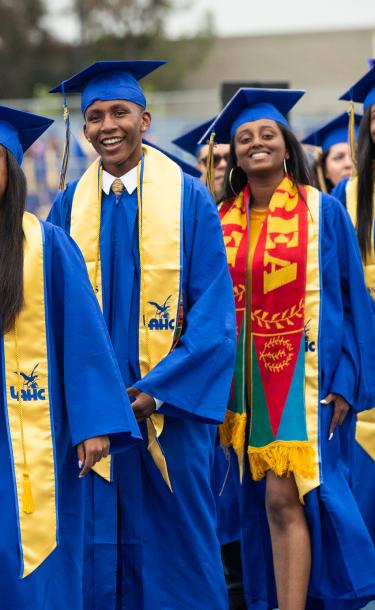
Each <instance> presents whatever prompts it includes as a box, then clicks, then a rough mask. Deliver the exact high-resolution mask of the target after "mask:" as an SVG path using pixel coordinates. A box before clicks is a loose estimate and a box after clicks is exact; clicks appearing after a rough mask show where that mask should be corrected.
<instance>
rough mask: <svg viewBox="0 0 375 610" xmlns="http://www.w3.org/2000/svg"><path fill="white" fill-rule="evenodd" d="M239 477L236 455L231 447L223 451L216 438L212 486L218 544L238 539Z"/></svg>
mask: <svg viewBox="0 0 375 610" xmlns="http://www.w3.org/2000/svg"><path fill="white" fill-rule="evenodd" d="M238 477H239V472H238V468H237V457H236V455H235V453H234V452H233V451H232V449H228V451H224V449H223V448H222V447H221V445H220V440H219V436H218V437H217V439H216V446H215V457H214V467H213V474H212V488H213V492H214V496H215V501H216V512H217V535H218V537H219V540H220V544H221V545H223V544H229V543H230V542H234V541H236V540H239V539H240V506H239V498H238V483H239V481H236V478H238Z"/></svg>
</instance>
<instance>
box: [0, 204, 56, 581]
mask: <svg viewBox="0 0 375 610" xmlns="http://www.w3.org/2000/svg"><path fill="white" fill-rule="evenodd" d="M23 231H24V238H25V239H24V265H23V290H24V306H23V308H22V310H21V312H20V314H19V315H18V317H17V320H16V324H15V328H14V330H12V331H10V332H8V333H6V334H5V335H4V364H3V368H4V382H5V388H6V392H5V410H6V417H7V425H8V434H9V437H10V442H11V449H12V461H13V468H14V479H15V491H16V503H17V509H18V525H19V536H20V547H21V571H20V572H21V577H25V576H27V575H28V574H30V573H31V572H33V571H34V570H35V569H36V568H37V567H38V566H40V564H41V563H42V562H43V561H44V560H45V559H46V557H48V555H49V554H50V553H51V552H52V551H53V550H54V549H55V548H56V546H57V542H56V537H57V519H56V489H55V488H56V481H55V458H54V447H53V438H52V429H51V411H50V400H49V391H48V387H49V386H48V353H47V330H46V315H45V286H44V252H43V234H42V227H41V224H40V222H39V220H38V219H37V218H36V217H35V216H33V215H32V214H28V213H27V212H26V213H25V214H24V217H23Z"/></svg>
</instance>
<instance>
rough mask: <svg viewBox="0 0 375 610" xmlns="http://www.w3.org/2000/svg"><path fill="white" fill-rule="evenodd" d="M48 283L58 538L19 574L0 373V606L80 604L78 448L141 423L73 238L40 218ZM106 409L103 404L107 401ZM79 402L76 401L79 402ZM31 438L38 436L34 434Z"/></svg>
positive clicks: (123, 439) (124, 441)
mask: <svg viewBox="0 0 375 610" xmlns="http://www.w3.org/2000/svg"><path fill="white" fill-rule="evenodd" d="M42 226H43V231H44V252H45V255H44V259H45V283H46V297H45V298H46V311H47V337H48V355H49V364H50V379H49V390H50V399H51V409H52V413H53V418H52V419H53V429H52V434H53V438H54V444H55V455H56V476H57V495H58V523H59V526H58V532H59V544H58V546H57V548H56V549H55V550H54V551H53V552H52V554H51V555H49V557H47V559H46V560H45V561H44V562H43V563H42V565H41V566H39V567H38V568H37V569H36V570H35V571H34V572H32V573H31V574H30V575H29V576H27V577H26V578H24V579H23V580H20V579H19V573H20V553H19V542H18V529H17V519H16V500H15V495H14V485H13V478H12V477H13V475H12V469H11V461H10V448H9V442H8V435H7V427H6V422H5V413H4V392H3V389H4V388H3V374H2V375H1V376H0V384H1V386H2V387H1V391H0V401H1V409H0V464H1V476H0V497H1V502H0V563H1V570H0V600H1V601H0V607H1V609H2V610H24V609H25V610H26V608H27V609H29V608H32V610H52V608H53V610H66V609H67V608H69V610H82V603H83V600H82V566H83V525H84V522H83V505H84V485H83V481H81V480H79V479H78V474H79V470H78V464H77V453H76V449H75V448H74V447H73V446H72V445H75V444H77V443H79V442H81V441H82V440H85V439H87V438H90V437H93V436H97V435H102V434H110V437H111V443H112V449H113V450H115V451H118V450H123V449H125V448H127V447H130V446H132V445H134V444H136V441H137V439H139V437H140V434H139V429H138V426H137V423H136V421H135V418H134V415H133V412H132V410H131V408H130V404H129V402H128V399H127V397H126V394H125V387H124V384H123V381H122V379H121V375H120V373H119V370H118V366H117V364H116V361H115V358H114V354H113V349H112V346H111V343H110V340H109V336H108V332H107V329H106V327H105V323H104V320H103V318H102V316H101V313H100V310H99V307H98V304H97V302H96V298H95V296H94V294H93V291H92V289H91V286H90V283H89V279H88V276H87V273H86V267H85V265H84V261H83V259H82V256H81V253H80V252H79V250H78V248H77V246H76V245H75V243H74V242H73V240H72V239H70V237H69V236H67V235H66V234H65V233H64V232H63V231H62V230H61V229H58V228H56V227H53V226H52V225H50V224H48V223H42ZM109 404H110V405H111V409H108V405H109ZM77 407H78V408H77ZM33 441H34V442H35V443H37V442H38V439H37V438H35V439H33Z"/></svg>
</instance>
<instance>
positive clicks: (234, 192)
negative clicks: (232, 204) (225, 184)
mask: <svg viewBox="0 0 375 610" xmlns="http://www.w3.org/2000/svg"><path fill="white" fill-rule="evenodd" d="M235 169H236V168H235V167H232V169H231V170H230V172H229V178H228V180H229V186H230V188H231V191H232V193H233V195H235V196H236V197H238V193H236V191H235V190H234V188H233V186H232V175H233V171H234V170H235Z"/></svg>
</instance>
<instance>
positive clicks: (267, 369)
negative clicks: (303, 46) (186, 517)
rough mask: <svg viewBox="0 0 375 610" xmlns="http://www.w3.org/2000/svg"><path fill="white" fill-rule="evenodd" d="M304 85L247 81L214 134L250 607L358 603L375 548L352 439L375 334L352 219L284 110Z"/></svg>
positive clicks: (367, 591)
mask: <svg viewBox="0 0 375 610" xmlns="http://www.w3.org/2000/svg"><path fill="white" fill-rule="evenodd" d="M302 95H303V92H301V91H285V90H280V91H278V90H260V89H241V90H240V91H239V92H238V93H237V94H236V95H235V96H234V97H233V98H232V100H231V101H230V102H229V103H228V105H227V106H226V108H225V109H224V111H223V112H222V113H221V114H220V115H219V117H218V118H217V119H216V120H215V121H214V123H213V124H212V125H211V128H210V130H209V132H208V133H207V134H206V136H207V135H208V134H209V133H210V132H211V133H212V132H214V133H215V134H216V138H218V140H219V141H229V140H230V141H231V146H230V156H229V162H228V168H227V174H226V181H225V194H224V200H223V201H222V204H221V208H220V216H221V222H222V227H223V233H224V242H225V245H226V250H227V258H228V265H229V269H230V272H231V276H232V281H233V286H234V295H235V301H236V317H237V341H238V343H237V359H236V366H235V374H234V378H233V383H232V391H231V396H230V400H229V404H228V411H227V416H226V420H225V422H224V424H223V426H222V428H221V440H222V443H223V445H224V446H226V447H231V451H232V450H233V451H234V452H235V454H236V455H237V457H238V464H239V469H240V476H241V478H242V479H243V484H242V494H241V495H242V506H241V528H242V550H243V564H244V579H245V594H246V598H247V603H248V605H249V608H252V607H257V608H272V607H277V606H278V607H279V608H281V610H291V609H293V610H299V609H301V610H302V609H304V608H305V606H306V599H307V596H308V597H309V601H308V604H309V607H310V606H311V607H314V606H315V607H316V608H318V607H319V608H321V607H323V606H322V604H323V605H324V607H325V606H326V605H329V604H330V603H334V604H336V607H338V605H339V600H340V599H345V600H346V601H345V603H346V608H350V607H353V608H357V607H359V605H360V603H361V602H363V603H362V605H363V604H364V603H366V601H367V600H368V599H371V597H373V596H375V584H374V579H373V574H374V567H375V553H374V548H373V544H372V542H371V539H370V536H369V534H368V531H367V529H366V527H365V526H364V523H363V521H362V518H361V515H360V512H359V509H358V507H357V505H356V502H355V499H354V497H353V494H352V492H351V489H350V485H349V474H348V470H347V459H346V449H345V447H346V445H347V444H348V443H349V440H350V439H351V437H352V433H353V424H354V421H355V417H354V413H355V412H356V411H357V410H361V409H369V408H370V407H372V406H373V405H374V404H375V387H374V386H375V384H374V382H373V379H374V372H375V344H374V340H375V337H374V329H373V326H372V310H371V304H370V301H369V299H368V296H367V293H366V287H365V283H364V279H363V273H362V269H361V264H360V257H359V252H358V248H357V244H356V237H355V233H354V231H353V227H352V226H351V223H350V221H349V219H348V218H347V215H346V213H345V211H344V210H343V208H342V206H340V204H339V202H337V201H336V200H335V199H333V198H332V197H330V196H329V195H326V194H322V193H320V192H319V191H317V190H316V189H315V188H313V187H311V186H309V180H310V177H309V172H308V168H307V162H306V160H305V157H304V154H303V151H302V148H301V145H300V144H299V142H298V141H297V139H296V138H295V136H294V135H293V133H292V132H291V130H290V128H289V126H288V123H287V120H286V118H285V115H286V114H287V113H288V112H289V111H290V109H291V108H292V107H293V106H294V105H295V104H296V102H297V101H298V100H299V98H300V97H301V96H302ZM206 136H205V137H206ZM269 542H270V543H271V544H268V543H269ZM358 548H361V553H360V554H359V553H358ZM271 549H272V550H271ZM272 568H273V570H274V576H275V584H276V592H277V595H276V594H275V591H274V589H273V578H272ZM359 598H360V601H359Z"/></svg>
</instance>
